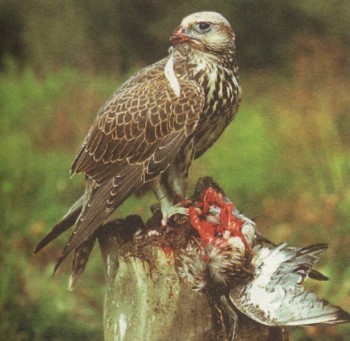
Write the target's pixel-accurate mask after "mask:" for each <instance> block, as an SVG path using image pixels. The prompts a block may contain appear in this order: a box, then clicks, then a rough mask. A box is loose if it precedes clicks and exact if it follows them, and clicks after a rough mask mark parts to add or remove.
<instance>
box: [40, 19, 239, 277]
mask: <svg viewBox="0 0 350 341" xmlns="http://www.w3.org/2000/svg"><path fill="white" fill-rule="evenodd" d="M170 40H171V43H172V44H171V45H172V46H171V47H170V49H169V55H168V57H166V58H164V59H162V60H160V61H159V62H156V63H155V64H153V65H150V66H148V67H146V68H144V69H142V70H141V71H139V72H138V73H137V74H136V75H134V76H133V77H131V78H130V79H129V80H127V81H126V82H125V83H124V84H123V85H122V86H121V87H120V88H118V89H117V90H116V91H115V92H114V94H113V95H112V96H111V98H110V99H109V100H108V101H107V102H106V103H105V104H104V106H103V107H102V108H101V109H100V111H99V112H98V115H97V118H96V120H95V122H94V123H93V125H92V127H91V129H90V131H89V133H88V135H87V137H86V138H85V141H84V143H83V145H82V147H81V150H80V152H79V153H78V155H77V157H76V159H75V161H74V163H73V165H72V168H71V174H72V175H73V174H76V173H84V174H85V177H86V186H85V193H84V195H83V196H82V197H81V198H80V199H79V200H78V201H77V202H76V203H75V204H74V205H73V206H72V207H71V208H70V210H69V211H68V212H67V214H66V215H65V216H64V217H63V218H62V219H61V221H59V222H58V223H57V224H56V225H55V226H54V227H53V229H52V231H51V232H50V233H49V234H48V235H47V236H46V237H45V238H44V239H43V240H42V241H41V242H40V243H39V244H38V246H37V248H36V250H35V252H38V251H39V250H41V249H42V248H43V247H44V246H45V245H47V244H48V243H49V242H50V241H52V240H53V239H55V238H56V237H57V236H58V235H60V234H61V233H62V232H64V231H65V230H67V229H68V228H69V227H70V226H72V225H74V231H73V233H72V235H71V237H70V239H69V241H68V243H67V244H66V246H65V248H64V250H63V252H62V254H61V256H60V257H59V259H58V261H57V264H56V267H55V271H56V269H57V268H58V267H59V265H60V264H61V263H62V261H63V260H64V259H65V258H66V256H67V255H68V254H69V253H70V252H71V251H73V250H75V259H74V261H73V272H75V274H78V273H79V272H82V270H83V269H84V267H85V265H86V261H87V257H88V255H89V253H90V251H91V249H92V247H93V245H94V241H95V239H96V235H95V234H96V231H97V230H98V228H99V227H100V226H101V225H103V224H104V222H106V220H107V218H108V217H109V216H110V215H111V213H112V212H113V211H114V210H115V209H116V208H118V207H119V206H120V205H121V204H122V203H123V202H124V201H125V200H126V199H127V198H128V197H129V196H130V195H131V194H132V193H134V192H136V191H140V190H143V189H145V188H146V189H151V190H153V191H154V193H155V195H156V197H157V199H158V200H159V202H160V207H161V211H162V216H163V220H162V224H163V225H164V226H165V225H166V223H167V221H168V219H169V217H171V216H172V215H174V214H176V213H182V214H186V213H187V212H186V209H185V208H183V207H181V206H180V205H177V204H178V203H179V202H180V201H181V200H182V199H184V197H185V193H186V187H187V181H188V176H189V170H190V167H191V164H192V161H193V160H194V159H197V158H198V157H200V156H201V155H202V154H203V153H204V152H205V151H206V150H207V149H208V148H209V147H211V146H212V145H213V143H214V142H215V141H216V140H217V139H218V138H219V136H220V135H221V134H222V132H223V131H224V130H225V128H226V127H227V126H228V124H229V123H230V122H231V120H232V119H233V118H234V116H235V114H236V112H237V110H238V108H239V104H240V99H241V90H240V87H239V84H238V75H237V71H238V68H237V64H236V57H235V35H234V33H233V31H232V28H231V25H230V23H229V22H228V21H227V20H226V19H225V18H224V17H223V16H222V15H220V14H219V13H216V12H198V13H194V14H191V15H189V16H187V17H185V18H184V19H183V20H182V22H181V24H180V26H179V27H178V28H176V29H175V31H174V32H173V34H172V35H171V38H170Z"/></svg>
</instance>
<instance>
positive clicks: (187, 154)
mask: <svg viewBox="0 0 350 341" xmlns="http://www.w3.org/2000/svg"><path fill="white" fill-rule="evenodd" d="M193 158H194V140H193V139H192V140H191V141H189V142H188V143H187V144H186V145H185V146H183V147H182V148H181V150H180V151H179V153H178V155H177V156H176V158H175V159H174V161H173V162H172V163H171V164H170V165H169V167H168V169H167V170H166V172H165V173H164V174H163V175H162V176H161V180H160V181H161V183H163V184H165V186H166V188H167V191H168V193H169V195H170V196H171V198H172V199H173V200H174V202H175V203H178V202H180V201H181V200H183V199H184V198H185V195H186V190H187V185H188V176H189V173H190V169H191V165H192V161H193Z"/></svg>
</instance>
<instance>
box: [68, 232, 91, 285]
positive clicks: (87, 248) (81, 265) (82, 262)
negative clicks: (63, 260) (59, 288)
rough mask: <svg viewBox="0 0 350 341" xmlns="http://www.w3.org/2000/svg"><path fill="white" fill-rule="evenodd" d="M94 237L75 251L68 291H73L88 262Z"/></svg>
mask: <svg viewBox="0 0 350 341" xmlns="http://www.w3.org/2000/svg"><path fill="white" fill-rule="evenodd" d="M95 241H96V237H95V235H93V236H92V237H91V238H89V239H88V240H86V241H85V242H84V243H82V244H81V245H80V246H79V247H77V248H76V249H75V255H74V260H73V266H72V273H71V275H70V277H69V284H68V290H70V291H72V290H74V289H75V287H76V285H77V283H78V280H79V278H80V276H81V275H82V273H83V272H84V270H85V267H86V264H87V262H88V260H89V256H90V253H91V251H92V249H93V247H94V245H95Z"/></svg>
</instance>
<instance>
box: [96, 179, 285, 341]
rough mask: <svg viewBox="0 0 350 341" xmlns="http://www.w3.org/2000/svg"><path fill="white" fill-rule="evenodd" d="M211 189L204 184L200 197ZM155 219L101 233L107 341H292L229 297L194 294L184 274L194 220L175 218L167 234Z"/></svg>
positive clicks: (116, 224) (134, 220)
mask: <svg viewBox="0 0 350 341" xmlns="http://www.w3.org/2000/svg"><path fill="white" fill-rule="evenodd" d="M208 185H209V184H207V183H205V182H204V183H203V181H202V182H200V183H199V186H197V190H196V194H195V196H196V195H197V194H198V193H199V192H200V191H202V190H203V186H208ZM210 185H213V184H212V183H211V184H210ZM153 213H154V214H153V216H152V218H151V219H150V220H149V221H148V222H147V223H146V224H144V223H143V222H142V220H141V218H140V217H138V216H129V217H127V218H126V219H122V220H116V221H112V222H110V223H108V224H106V225H105V226H104V227H103V228H102V229H101V230H100V231H99V232H98V235H97V237H98V240H99V244H100V246H101V250H102V254H103V257H104V264H105V272H106V278H107V290H106V295H105V303H104V334H105V340H106V341H112V340H113V341H114V340H120V341H122V340H130V341H133V340H144V341H162V340H174V341H176V340H181V341H182V340H186V341H197V340H198V341H214V340H229V341H232V340H235V341H236V340H249V341H254V340H259V341H267V340H271V341H272V340H273V341H279V340H288V335H287V333H286V331H285V330H284V329H283V328H277V327H268V326H265V325H262V324H259V323H257V322H255V321H253V320H251V319H249V318H248V317H246V316H244V315H243V314H241V313H240V312H238V311H237V310H236V308H235V307H234V306H233V305H232V303H229V301H228V300H227V299H226V296H225V293H224V292H223V291H220V290H219V291H216V290H210V291H206V292H204V293H203V292H200V293H199V292H196V291H194V290H193V289H192V288H191V286H190V285H189V284H188V283H187V282H186V281H184V280H183V279H182V278H181V277H180V276H179V273H178V262H179V254H180V251H181V249H182V248H183V247H184V246H185V245H186V243H187V242H188V239H189V238H190V236H191V235H192V234H193V227H192V226H191V223H190V220H189V218H188V217H187V216H175V217H174V218H172V219H171V220H170V221H169V224H168V226H167V228H163V227H161V215H160V212H159V210H157V209H154V210H153Z"/></svg>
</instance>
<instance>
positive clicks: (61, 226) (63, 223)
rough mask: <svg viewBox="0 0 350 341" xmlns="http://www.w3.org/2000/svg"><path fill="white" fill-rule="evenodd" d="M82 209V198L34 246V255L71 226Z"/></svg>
mask: <svg viewBox="0 0 350 341" xmlns="http://www.w3.org/2000/svg"><path fill="white" fill-rule="evenodd" d="M82 207H83V197H81V198H79V199H78V200H77V201H76V202H75V203H74V204H73V205H72V207H71V208H70V209H69V210H68V212H67V213H66V214H65V216H64V217H63V218H62V219H61V220H60V221H59V222H58V223H57V224H56V225H55V226H54V227H53V228H52V230H51V231H50V232H49V233H48V234H47V235H46V236H45V238H44V239H43V240H42V241H41V242H40V243H39V244H38V245H37V246H36V248H35V250H34V253H38V252H39V251H40V250H41V249H42V248H44V247H45V246H46V245H47V244H49V243H50V242H51V241H53V240H54V239H55V238H57V237H58V236H59V235H60V234H61V233H63V232H64V231H66V230H68V229H69V228H70V227H71V226H73V225H74V224H75V222H76V220H77V219H78V217H79V215H80V213H81V211H82Z"/></svg>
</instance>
